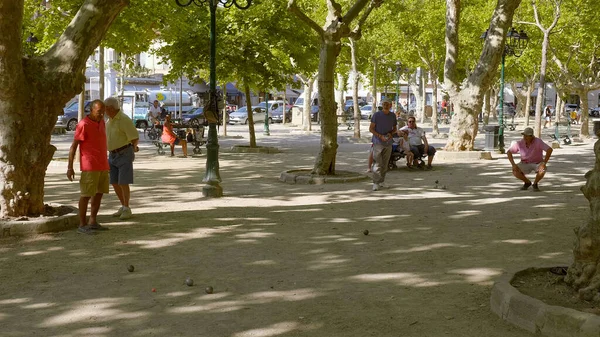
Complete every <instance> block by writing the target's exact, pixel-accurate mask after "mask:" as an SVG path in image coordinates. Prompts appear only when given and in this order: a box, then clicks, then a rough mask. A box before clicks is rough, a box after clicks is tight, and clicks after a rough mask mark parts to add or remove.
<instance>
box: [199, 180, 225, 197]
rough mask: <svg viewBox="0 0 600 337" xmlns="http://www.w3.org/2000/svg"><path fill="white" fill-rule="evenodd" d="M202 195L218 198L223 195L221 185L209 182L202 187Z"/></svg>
mask: <svg viewBox="0 0 600 337" xmlns="http://www.w3.org/2000/svg"><path fill="white" fill-rule="evenodd" d="M202 195H203V196H204V197H205V198H220V197H222V196H223V187H221V185H219V183H215V184H210V183H209V184H207V185H204V186H203V187H202Z"/></svg>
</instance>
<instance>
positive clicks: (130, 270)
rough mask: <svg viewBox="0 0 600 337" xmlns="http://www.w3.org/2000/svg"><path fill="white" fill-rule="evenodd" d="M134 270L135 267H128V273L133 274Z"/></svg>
mask: <svg viewBox="0 0 600 337" xmlns="http://www.w3.org/2000/svg"><path fill="white" fill-rule="evenodd" d="M134 270H135V268H134V267H133V265H129V267H127V271H128V272H130V273H133V271H134Z"/></svg>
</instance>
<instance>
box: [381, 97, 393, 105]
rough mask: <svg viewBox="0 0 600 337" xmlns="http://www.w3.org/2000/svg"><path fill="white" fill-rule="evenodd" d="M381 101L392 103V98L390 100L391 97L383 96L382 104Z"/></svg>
mask: <svg viewBox="0 0 600 337" xmlns="http://www.w3.org/2000/svg"><path fill="white" fill-rule="evenodd" d="M383 103H390V104H392V100H391V99H389V98H384V99H383V100H382V101H381V104H383Z"/></svg>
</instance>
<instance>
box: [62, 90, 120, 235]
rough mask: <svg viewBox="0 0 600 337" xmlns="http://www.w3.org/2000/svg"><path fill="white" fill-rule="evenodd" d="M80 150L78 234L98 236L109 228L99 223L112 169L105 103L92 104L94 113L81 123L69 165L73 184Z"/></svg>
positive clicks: (91, 112)
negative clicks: (97, 216) (109, 156)
mask: <svg viewBox="0 0 600 337" xmlns="http://www.w3.org/2000/svg"><path fill="white" fill-rule="evenodd" d="M77 147H80V149H81V151H80V152H81V161H80V169H81V178H80V180H79V188H80V190H81V196H80V197H79V228H77V232H78V233H81V234H95V231H97V230H107V229H108V228H106V227H104V226H102V225H100V224H99V223H98V221H97V220H96V215H98V211H99V210H100V202H101V201H102V195H103V194H104V193H108V171H109V170H110V167H109V166H108V157H107V154H106V153H107V151H108V150H107V143H106V127H105V125H104V103H103V102H102V101H101V100H95V101H93V102H92V104H91V109H90V114H89V115H88V116H86V117H85V118H84V119H82V120H81V121H79V123H78V124H77V128H76V129H75V137H74V138H73V144H71V149H70V150H69V164H68V166H67V167H68V169H67V178H69V180H70V181H73V178H74V177H75V171H73V160H74V158H75V152H76V151H77ZM90 199H91V200H92V202H91V205H92V207H91V211H90V219H89V222H88V221H87V218H86V213H87V207H88V202H89V201H90Z"/></svg>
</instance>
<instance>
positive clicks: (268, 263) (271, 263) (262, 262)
mask: <svg viewBox="0 0 600 337" xmlns="http://www.w3.org/2000/svg"><path fill="white" fill-rule="evenodd" d="M276 264H277V262H275V261H273V260H260V261H254V262H250V263H247V265H249V266H274V265H276Z"/></svg>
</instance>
